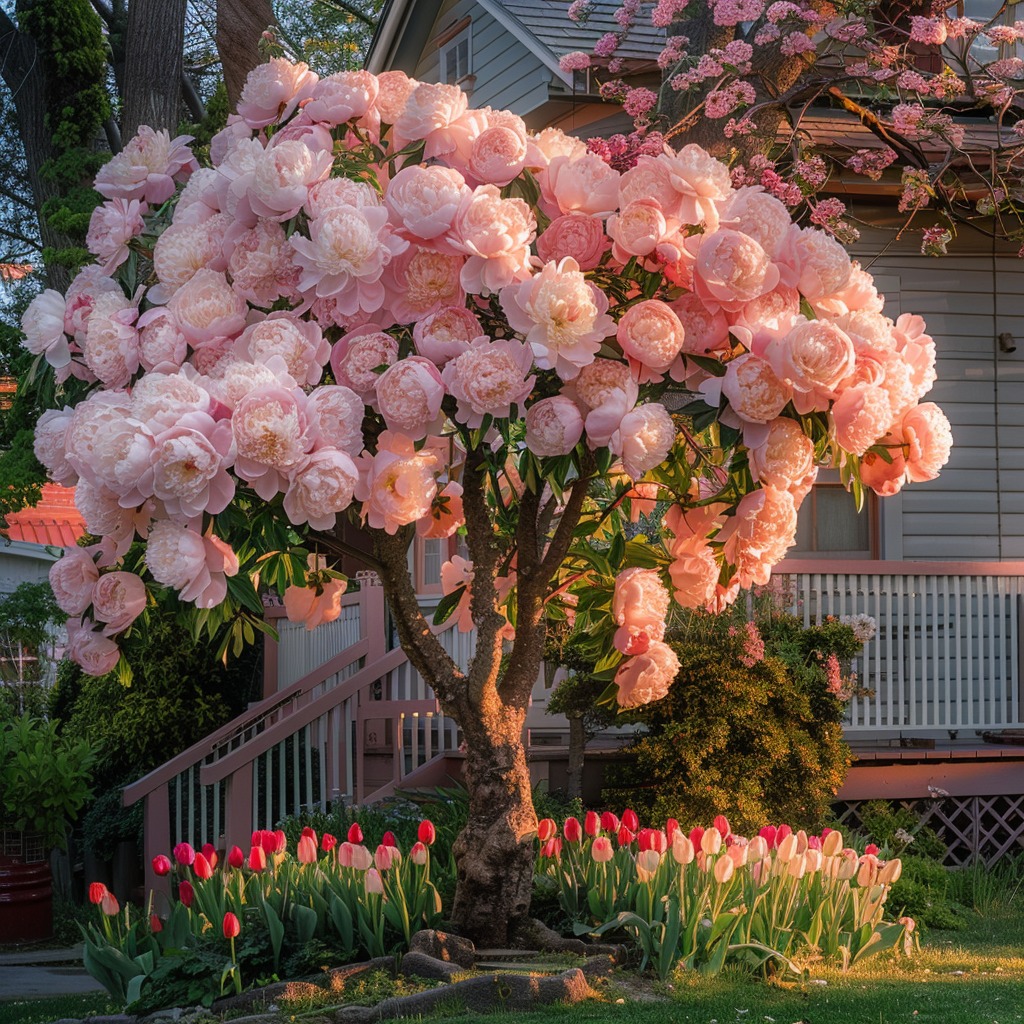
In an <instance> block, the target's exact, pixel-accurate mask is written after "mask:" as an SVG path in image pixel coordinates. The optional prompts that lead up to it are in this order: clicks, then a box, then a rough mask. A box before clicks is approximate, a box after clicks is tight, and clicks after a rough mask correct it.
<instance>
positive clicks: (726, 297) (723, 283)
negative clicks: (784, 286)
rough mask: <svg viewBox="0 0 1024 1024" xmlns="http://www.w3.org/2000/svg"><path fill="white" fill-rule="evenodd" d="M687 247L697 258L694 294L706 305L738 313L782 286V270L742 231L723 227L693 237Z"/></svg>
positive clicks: (694, 270)
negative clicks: (745, 306) (747, 305)
mask: <svg viewBox="0 0 1024 1024" xmlns="http://www.w3.org/2000/svg"><path fill="white" fill-rule="evenodd" d="M686 248H687V249H688V250H689V251H691V252H692V253H693V255H694V256H695V257H696V261H695V263H694V267H693V281H694V291H695V292H696V293H697V294H698V295H699V296H700V298H701V300H702V301H703V302H704V304H705V305H707V306H712V307H713V306H719V307H721V308H722V309H724V310H727V311H728V310H736V309H739V308H740V307H742V306H743V305H745V304H746V303H748V302H751V301H752V300H754V299H756V298H758V297H759V296H761V295H764V294H765V292H770V291H771V290H772V289H773V288H775V286H776V285H777V284H778V283H779V268H778V267H777V266H776V265H775V264H774V263H772V262H771V261H770V260H769V259H768V254H767V253H766V252H765V251H764V249H762V248H761V246H760V245H759V244H758V243H757V242H756V241H755V240H754V239H753V238H751V237H750V236H749V235H745V234H743V233H742V232H741V231H733V230H731V229H730V228H721V229H720V230H718V231H714V232H711V233H710V234H706V235H695V236H691V238H689V239H687V244H686Z"/></svg>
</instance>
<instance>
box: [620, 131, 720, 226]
mask: <svg viewBox="0 0 1024 1024" xmlns="http://www.w3.org/2000/svg"><path fill="white" fill-rule="evenodd" d="M731 191H732V183H731V179H730V175H729V168H728V167H726V165H725V164H723V163H722V162H721V161H719V160H716V159H715V158H714V157H712V156H711V155H710V154H708V153H707V152H706V151H705V150H703V149H701V147H700V146H697V145H693V144H690V145H687V146H684V147H683V148H682V149H681V150H680V151H679V152H678V153H672V154H669V153H663V154H659V155H658V156H641V157H640V159H639V160H638V161H637V165H636V167H634V168H632V169H631V170H629V171H627V172H626V173H625V174H623V176H622V180H621V181H620V183H619V204H618V205H619V207H620V208H621V207H624V206H626V205H627V204H628V203H631V202H633V201H634V200H637V199H654V200H656V201H657V202H658V204H659V205H660V206H661V210H662V212H663V213H664V214H665V216H666V217H671V218H674V219H675V220H677V221H678V222H679V223H681V224H703V225H704V226H705V230H707V231H715V230H716V228H717V227H718V221H719V215H718V205H717V204H718V203H720V202H721V201H722V200H724V199H726V198H727V197H728V196H729V194H730V193H731Z"/></svg>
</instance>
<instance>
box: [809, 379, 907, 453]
mask: <svg viewBox="0 0 1024 1024" xmlns="http://www.w3.org/2000/svg"><path fill="white" fill-rule="evenodd" d="M892 419H893V416H892V405H891V404H890V402H889V395H888V393H887V392H886V391H885V390H884V389H883V388H880V387H877V386H875V385H872V384H860V385H858V386H856V387H851V388H846V390H844V391H843V393H842V394H841V395H840V396H839V397H838V398H837V399H836V401H835V403H834V404H833V406H832V421H833V422H834V423H835V428H836V443H837V444H838V445H839V447H840V448H842V449H843V450H844V451H848V452H850V453H851V454H852V455H863V454H864V453H865V452H866V451H867V450H868V449H869V448H870V447H871V446H872V445H873V444H874V443H875V442H876V441H878V440H880V439H881V438H882V437H883V436H884V435H885V434H886V433H887V432H888V430H889V427H890V426H891V425H892ZM808 443H809V442H808Z"/></svg>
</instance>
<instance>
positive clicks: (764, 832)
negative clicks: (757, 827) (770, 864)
mask: <svg viewBox="0 0 1024 1024" xmlns="http://www.w3.org/2000/svg"><path fill="white" fill-rule="evenodd" d="M777 832H778V829H776V827H775V826H774V825H765V827H764V828H763V829H761V831H760V832H758V835H759V836H760V837H761V838H762V839H763V840H764V841H765V842H766V843H767V844H768V849H769V850H774V849H775V836H776V833H777Z"/></svg>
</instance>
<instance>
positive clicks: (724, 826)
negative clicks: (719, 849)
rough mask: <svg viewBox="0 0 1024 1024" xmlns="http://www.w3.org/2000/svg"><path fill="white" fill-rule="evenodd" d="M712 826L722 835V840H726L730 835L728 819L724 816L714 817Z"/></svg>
mask: <svg viewBox="0 0 1024 1024" xmlns="http://www.w3.org/2000/svg"><path fill="white" fill-rule="evenodd" d="M712 824H713V825H714V826H715V828H717V829H718V831H719V832H721V833H722V838H723V839H725V840H728V838H729V836H731V835H732V829H731V828H729V819H728V818H727V817H726V816H725V815H724V814H719V815H716V816H715V820H714V821H713V822H712Z"/></svg>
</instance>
